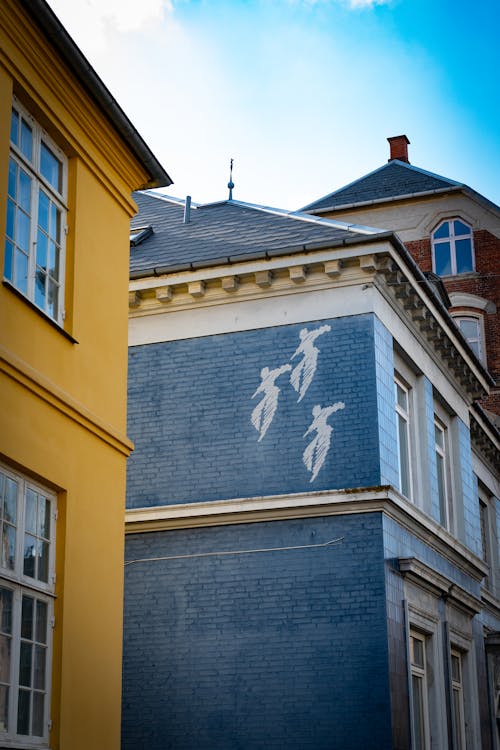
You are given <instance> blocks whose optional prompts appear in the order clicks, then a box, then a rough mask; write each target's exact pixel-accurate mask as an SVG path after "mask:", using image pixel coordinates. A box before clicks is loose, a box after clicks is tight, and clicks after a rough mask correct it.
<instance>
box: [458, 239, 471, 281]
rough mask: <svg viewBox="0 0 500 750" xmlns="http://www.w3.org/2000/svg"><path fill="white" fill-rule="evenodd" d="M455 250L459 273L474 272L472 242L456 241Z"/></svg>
mask: <svg viewBox="0 0 500 750" xmlns="http://www.w3.org/2000/svg"><path fill="white" fill-rule="evenodd" d="M455 249H456V253H457V273H466V272H467V271H473V270H474V268H473V265H472V243H471V241H470V240H456V241H455Z"/></svg>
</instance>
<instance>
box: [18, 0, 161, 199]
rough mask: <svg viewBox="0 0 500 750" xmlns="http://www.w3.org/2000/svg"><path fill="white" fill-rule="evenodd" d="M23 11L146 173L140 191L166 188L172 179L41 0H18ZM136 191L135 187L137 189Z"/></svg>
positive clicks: (51, 11) (47, 6)
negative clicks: (33, 22) (146, 175)
mask: <svg viewBox="0 0 500 750" xmlns="http://www.w3.org/2000/svg"><path fill="white" fill-rule="evenodd" d="M19 2H20V5H21V6H22V7H23V9H24V11H25V12H26V14H27V15H28V17H30V18H31V19H33V20H34V21H35V22H36V24H37V25H38V27H39V28H40V30H41V31H42V33H43V34H44V35H45V37H46V39H47V40H48V42H49V43H50V44H51V45H52V47H53V48H54V49H55V50H56V51H57V53H58V54H59V55H60V56H61V57H62V59H63V60H64V62H65V63H66V65H67V66H68V68H70V69H71V70H72V72H73V73H74V74H75V76H76V78H77V79H78V80H79V82H80V83H81V85H82V86H83V87H84V88H85V89H86V91H87V93H88V94H89V95H90V96H91V97H92V99H94V101H95V102H96V103H97V104H98V105H99V107H100V108H101V109H102V111H103V112H104V113H105V115H106V117H107V118H108V120H109V121H110V122H111V124H112V125H113V126H114V128H115V130H116V131H117V132H118V133H119V135H120V136H121V138H122V139H123V141H124V142H125V143H126V144H127V145H128V147H129V148H130V150H131V151H132V152H133V154H134V155H135V156H136V158H137V159H138V161H139V162H140V163H141V164H142V166H143V167H145V168H146V169H147V171H148V172H149V174H150V178H151V179H150V180H149V182H148V183H147V184H145V185H142V186H140V187H141V188H153V187H166V186H167V185H172V179H171V178H170V176H169V175H168V173H167V172H166V170H165V169H164V168H163V167H162V165H161V164H160V162H159V161H158V159H157V158H156V156H155V155H154V154H153V152H152V151H151V149H150V148H149V146H148V145H147V143H146V142H145V141H144V139H143V138H142V136H141V135H139V133H138V131H137V130H136V128H135V127H134V126H133V124H132V122H131V121H130V120H129V118H128V117H127V115H126V114H125V112H124V111H123V109H122V108H121V107H120V105H119V104H118V102H117V101H116V99H115V98H114V97H113V96H112V94H111V93H110V91H109V89H108V88H107V87H106V85H105V84H104V83H103V81H102V80H101V79H100V78H99V76H98V75H97V73H96V72H95V70H94V69H93V67H92V66H91V64H90V63H89V61H88V60H87V58H86V57H85V55H84V54H83V52H82V51H81V50H80V48H79V47H78V46H77V44H76V43H75V42H74V41H73V39H72V38H71V36H70V35H69V33H68V32H67V31H66V29H65V28H64V26H63V24H62V23H61V21H59V19H58V17H57V16H56V14H55V13H54V12H53V10H52V9H51V8H50V7H49V5H48V4H47V3H46V1H45V0H19ZM138 189H139V188H138Z"/></svg>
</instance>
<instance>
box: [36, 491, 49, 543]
mask: <svg viewBox="0 0 500 750" xmlns="http://www.w3.org/2000/svg"><path fill="white" fill-rule="evenodd" d="M37 533H38V535H39V536H43V537H44V538H45V539H49V537H50V503H49V501H48V500H47V498H46V497H43V495H38V530H37Z"/></svg>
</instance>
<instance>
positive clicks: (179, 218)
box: [130, 191, 387, 278]
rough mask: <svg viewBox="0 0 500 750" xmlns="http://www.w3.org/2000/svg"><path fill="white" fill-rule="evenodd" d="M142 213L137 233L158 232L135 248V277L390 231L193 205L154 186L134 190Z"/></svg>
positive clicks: (238, 205) (247, 208) (227, 204)
mask: <svg viewBox="0 0 500 750" xmlns="http://www.w3.org/2000/svg"><path fill="white" fill-rule="evenodd" d="M134 199H135V201H136V203H137V205H138V208H139V213H138V214H137V215H136V216H135V217H134V219H133V220H132V222H131V233H134V229H135V230H136V231H135V233H134V236H135V237H136V238H137V235H138V232H137V230H138V229H144V228H146V227H148V226H150V225H151V226H152V228H153V233H152V234H149V236H148V233H147V232H146V233H145V235H146V236H145V239H144V240H143V241H139V242H137V240H136V239H135V242H136V244H135V246H133V247H131V250H130V256H131V259H130V275H131V278H139V277H141V276H147V275H151V274H153V273H156V274H158V273H171V272H175V271H183V270H189V269H194V268H201V267H204V266H211V265H219V264H221V263H231V262H235V261H240V260H252V259H256V258H266V257H271V256H273V255H282V254H288V253H293V252H303V251H304V250H308V249H310V250H313V249H315V248H317V247H331V246H337V245H342V244H346V243H349V244H350V243H354V242H365V241H366V240H367V239H368V238H370V239H371V238H374V237H380V235H384V236H385V235H387V233H386V232H384V231H383V230H380V229H373V228H372V227H361V226H357V225H354V224H346V223H344V222H338V221H333V220H331V219H322V218H318V217H315V216H309V215H304V214H300V213H297V212H295V213H291V212H288V211H281V210H279V209H272V208H265V207H263V206H255V205H253V204H250V203H243V202H240V201H221V202H220V203H207V204H205V205H196V204H192V205H191V215H190V221H189V223H187V224H185V223H184V222H183V216H184V201H180V200H178V199H175V198H169V197H167V196H164V195H161V194H159V193H154V192H152V191H147V192H140V193H134Z"/></svg>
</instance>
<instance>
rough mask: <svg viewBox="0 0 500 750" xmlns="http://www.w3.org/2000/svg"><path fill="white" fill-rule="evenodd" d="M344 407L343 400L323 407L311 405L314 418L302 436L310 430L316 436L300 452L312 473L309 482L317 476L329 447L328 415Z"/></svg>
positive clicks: (330, 429)
mask: <svg viewBox="0 0 500 750" xmlns="http://www.w3.org/2000/svg"><path fill="white" fill-rule="evenodd" d="M344 408H345V404H344V402H343V401H337V403H336V404H333V405H332V406H325V407H323V408H321V406H320V405H319V404H316V406H313V410H312V414H313V417H314V419H313V421H312V422H311V424H310V425H309V427H308V428H307V431H306V432H305V433H304V437H306V436H307V435H310V434H311V433H312V432H316V436H315V437H314V438H313V439H312V440H311V442H310V443H309V445H308V446H307V447H306V449H305V450H304V453H303V454H302V460H303V461H304V463H305V465H306V467H307V469H308V471H310V472H311V473H312V476H311V479H310V480H309V481H310V482H314V480H315V479H316V477H317V476H318V472H319V470H320V469H321V467H322V466H323V463H324V461H325V458H326V454H327V453H328V450H329V448H330V442H331V439H332V432H333V427H330V425H329V424H328V423H327V420H328V417H329V416H330V415H331V414H333V413H334V412H336V411H339V409H344Z"/></svg>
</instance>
